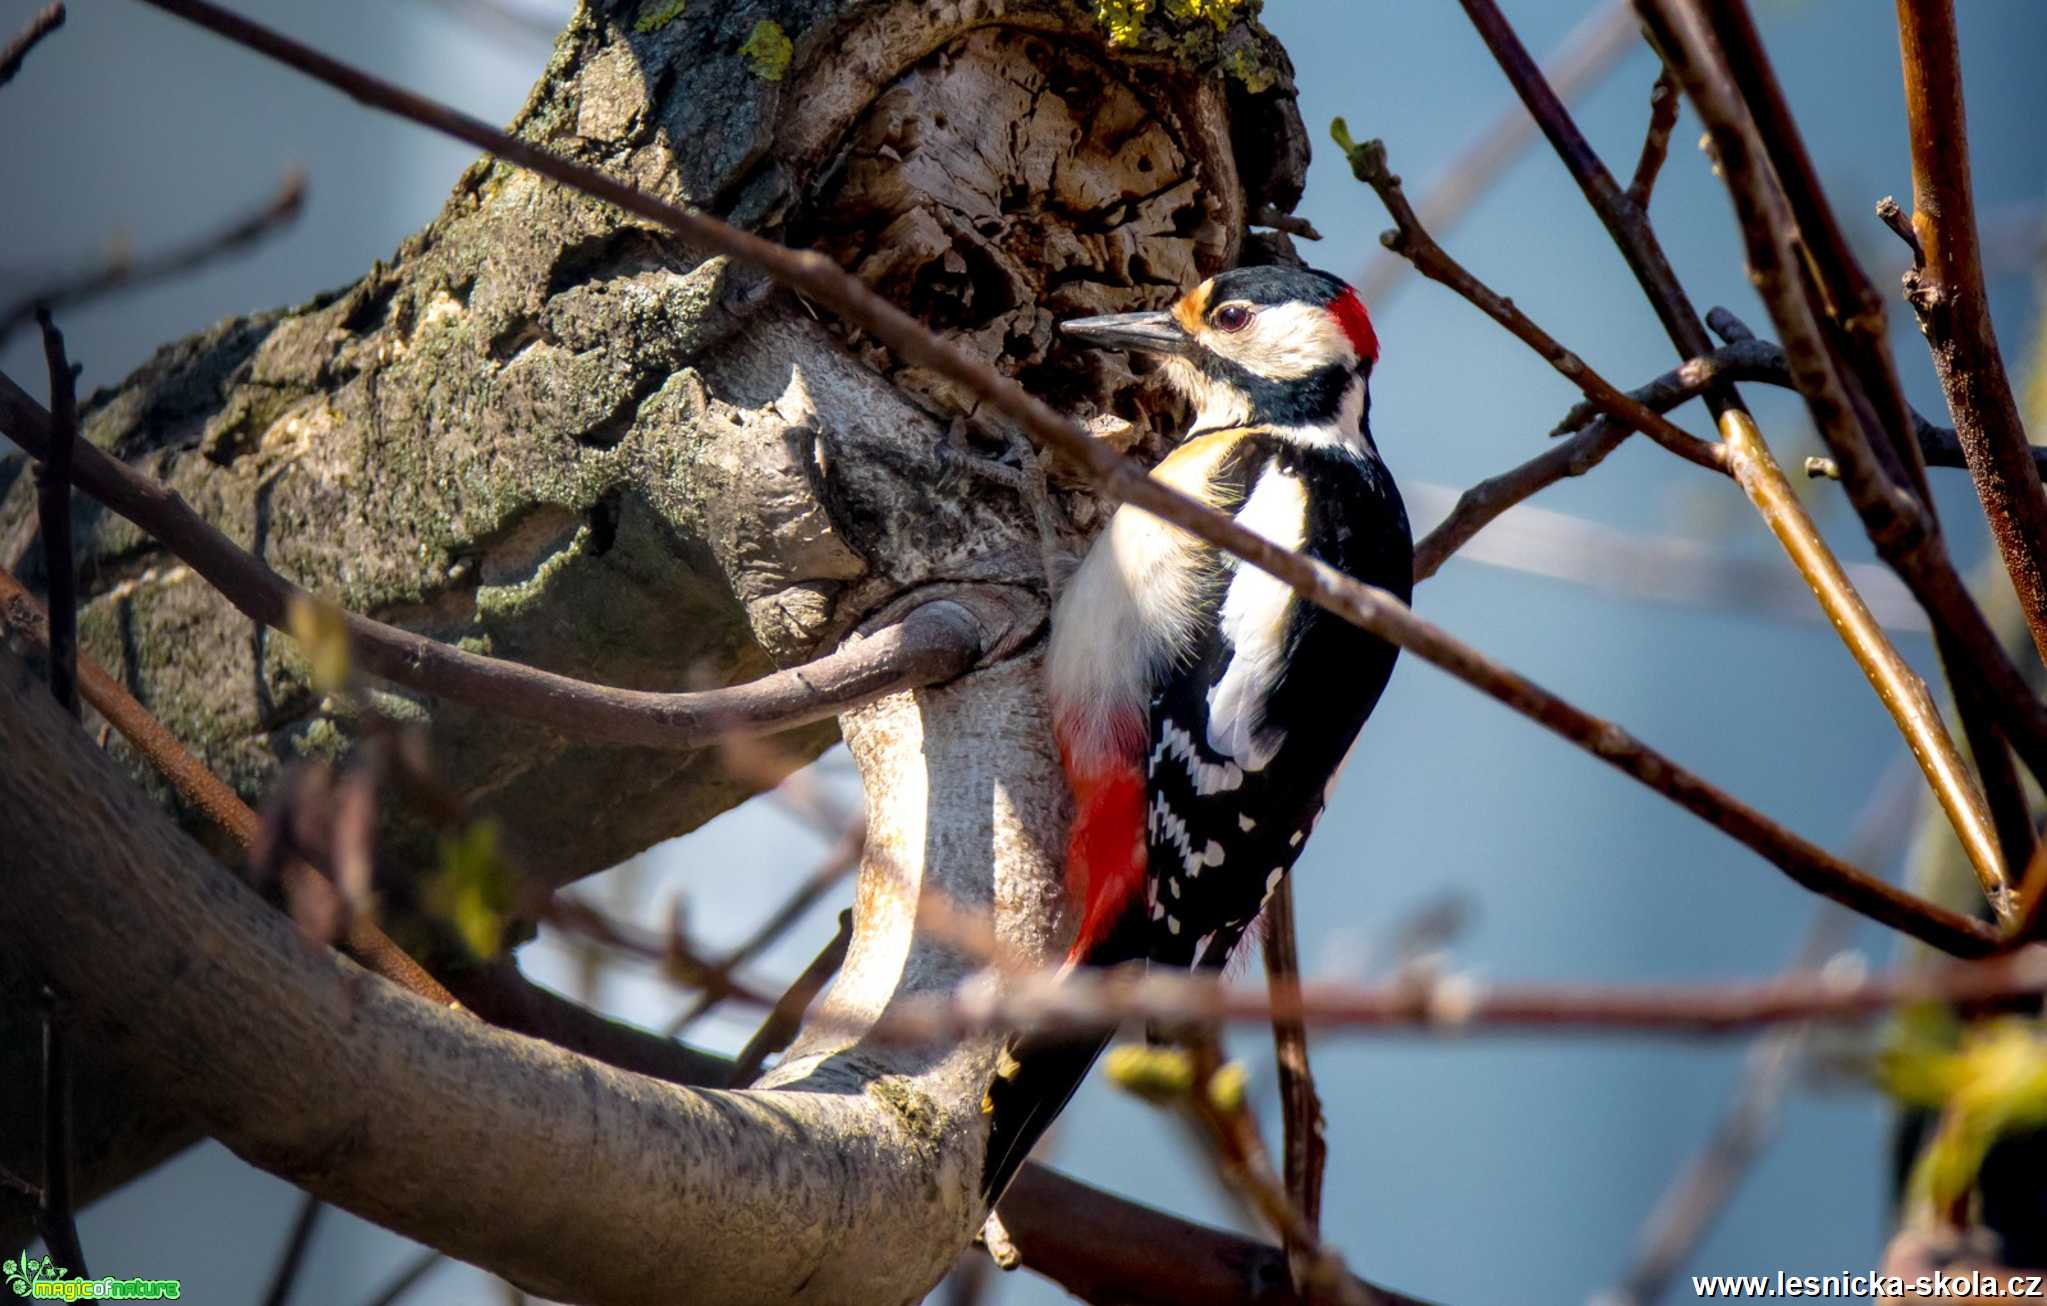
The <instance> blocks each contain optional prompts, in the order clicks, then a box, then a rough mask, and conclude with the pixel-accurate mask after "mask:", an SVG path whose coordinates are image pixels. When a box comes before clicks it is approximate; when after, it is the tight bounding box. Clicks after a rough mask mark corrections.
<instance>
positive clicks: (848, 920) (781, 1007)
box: [729, 911, 853, 1088]
mask: <svg viewBox="0 0 2047 1306" xmlns="http://www.w3.org/2000/svg"><path fill="white" fill-rule="evenodd" d="M852 942H853V913H852V912H851V911H842V912H840V913H839V929H838V932H837V933H836V934H834V935H832V938H831V941H830V942H829V943H827V944H825V945H824V947H823V948H822V949H820V950H819V952H818V954H817V956H815V957H813V958H812V959H811V962H810V964H809V965H808V966H805V967H804V968H803V973H802V974H801V975H798V976H797V977H796V981H795V983H793V984H791V985H790V986H789V990H788V992H786V993H784V994H783V995H782V996H781V997H780V998H779V999H777V1000H776V1002H775V1005H774V1006H773V1007H772V1008H771V1009H770V1010H769V1011H768V1018H767V1019H766V1020H764V1021H762V1022H761V1027H760V1028H759V1029H758V1030H755V1031H754V1035H753V1037H752V1038H750V1039H748V1040H747V1041H746V1046H745V1047H743V1048H741V1049H740V1050H739V1056H738V1057H737V1058H736V1059H735V1060H734V1061H733V1063H732V1078H731V1080H730V1081H729V1083H730V1084H731V1086H732V1087H734V1088H745V1087H746V1086H747V1085H748V1084H751V1083H752V1082H753V1081H754V1080H755V1079H756V1078H758V1077H759V1075H760V1072H761V1067H762V1066H764V1065H766V1064H767V1060H768V1058H769V1057H771V1056H773V1055H775V1054H776V1053H777V1052H781V1051H784V1050H785V1049H787V1048H788V1046H789V1045H790V1044H791V1043H793V1042H795V1041H796V1033H797V1030H798V1029H800V1028H801V1027H802V1024H803V1013H804V1012H806V1011H808V1010H809V1009H810V1004H811V1002H812V1001H813V1000H814V999H816V997H817V995H818V994H819V993H822V992H823V991H824V986H825V985H827V984H829V983H831V980H832V976H834V975H836V974H838V972H839V967H841V966H843V965H845V964H846V949H847V948H848V947H850V946H851V945H852Z"/></svg>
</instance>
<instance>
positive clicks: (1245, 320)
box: [1209, 304, 1251, 331]
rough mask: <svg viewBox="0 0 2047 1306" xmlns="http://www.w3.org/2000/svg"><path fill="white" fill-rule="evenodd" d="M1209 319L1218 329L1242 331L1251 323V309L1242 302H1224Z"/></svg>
mask: <svg viewBox="0 0 2047 1306" xmlns="http://www.w3.org/2000/svg"><path fill="white" fill-rule="evenodd" d="M1209 321H1211V322H1213V323H1214V324H1215V329H1216V330H1218V331H1242V330H1243V329H1244V328H1245V327H1247V326H1249V325H1251V310H1250V309H1248V308H1245V307H1244V306H1243V305H1242V304H1224V305H1223V306H1222V307H1221V308H1219V309H1217V310H1216V311H1215V316H1214V317H1212V318H1210V319H1209Z"/></svg>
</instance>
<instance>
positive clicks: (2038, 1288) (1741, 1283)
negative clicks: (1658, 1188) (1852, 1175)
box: [1692, 1270, 2047, 1301]
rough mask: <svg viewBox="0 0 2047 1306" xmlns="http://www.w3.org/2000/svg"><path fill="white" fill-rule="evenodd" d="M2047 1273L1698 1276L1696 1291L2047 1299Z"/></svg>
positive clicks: (1735, 1295) (1734, 1297)
mask: <svg viewBox="0 0 2047 1306" xmlns="http://www.w3.org/2000/svg"><path fill="white" fill-rule="evenodd" d="M2043 1285H2047V1276H2042V1275H2038V1274H2011V1275H1996V1274H1986V1273H1984V1272H1983V1271H1981V1270H1936V1271H1933V1272H1932V1273H1930V1274H1917V1275H1913V1276H1911V1277H1909V1278H1908V1277H1906V1276H1904V1275H1898V1274H1877V1273H1869V1274H1851V1273H1845V1272H1844V1273H1841V1274H1786V1273H1785V1272H1784V1271H1782V1270H1779V1271H1777V1272H1776V1273H1775V1274H1695V1275H1693V1276H1692V1292H1693V1293H1694V1294H1695V1295H1697V1296H1699V1297H1702V1298H1708V1297H1710V1298H1719V1299H1722V1300H1726V1301H1741V1300H1743V1299H1744V1298H1748V1299H1763V1298H1771V1297H1827V1298H1833V1299H1835V1300H1845V1301H1884V1300H1887V1299H1892V1298H1895V1299H1897V1300H1900V1301H1909V1300H1915V1299H1916V1300H1920V1301H1943V1300H1945V1301H1986V1300H1987V1301H2025V1300H2028V1299H2031V1298H2047V1286H2043Z"/></svg>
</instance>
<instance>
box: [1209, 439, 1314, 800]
mask: <svg viewBox="0 0 2047 1306" xmlns="http://www.w3.org/2000/svg"><path fill="white" fill-rule="evenodd" d="M1307 520H1308V496H1307V491H1306V489H1305V487H1303V486H1302V484H1301V481H1300V478H1299V477H1296V476H1290V475H1288V474H1287V473H1286V472H1284V471H1282V470H1280V469H1279V468H1277V467H1267V469H1266V470H1265V473H1264V474H1263V475H1262V476H1260V477H1259V478H1258V484H1257V485H1256V486H1255V487H1253V488H1252V490H1251V497H1250V498H1248V499H1246V500H1245V501H1244V507H1243V509H1242V510H1241V511H1240V512H1238V514H1237V521H1238V522H1239V523H1240V524H1241V525H1243V526H1245V527H1246V528H1248V529H1250V530H1251V531H1253V532H1255V533H1257V534H1259V535H1262V536H1264V537H1265V538H1266V539H1268V540H1271V541H1272V542H1273V543H1274V544H1277V545H1279V546H1280V547H1281V548H1283V549H1299V548H1300V547H1301V544H1302V542H1303V537H1304V536H1305V534H1306V530H1307ZM1294 602H1295V599H1294V592H1293V589H1292V587H1290V586H1289V585H1287V583H1286V582H1285V581H1282V580H1279V579H1277V578H1276V577H1273V576H1268V575H1267V574H1266V573H1264V572H1262V571H1260V570H1258V569H1257V568H1255V567H1246V566H1241V565H1240V566H1238V567H1237V571H1236V576H1235V577H1234V578H1233V579H1232V580H1231V581H1230V588H1229V592H1228V593H1227V594H1225V595H1224V596H1223V606H1222V634H1223V638H1224V639H1225V640H1227V641H1228V642H1229V644H1230V647H1231V653H1230V662H1229V666H1228V667H1226V668H1225V669H1224V671H1223V674H1222V679H1220V680H1218V681H1217V682H1216V683H1215V687H1214V688H1213V689H1211V690H1209V691H1208V746H1209V747H1210V748H1212V749H1214V750H1215V751H1216V752H1217V753H1219V754H1221V755H1222V756H1224V757H1229V758H1234V759H1235V760H1236V762H1237V764H1238V765H1240V766H1242V767H1243V768H1244V769H1245V770H1246V771H1260V770H1263V769H1264V768H1265V766H1266V765H1267V764H1268V763H1270V762H1271V761H1272V759H1273V758H1274V757H1277V756H1278V755H1279V750H1280V747H1281V745H1283V744H1284V743H1285V742H1286V733H1285V732H1284V731H1281V730H1274V729H1272V728H1270V726H1262V725H1261V723H1260V720H1259V718H1260V717H1261V716H1262V714H1263V712H1264V708H1265V701H1266V698H1267V697H1268V696H1269V695H1270V694H1271V692H1272V688H1273V686H1274V685H1275V684H1277V683H1278V681H1279V675H1280V670H1281V660H1282V657H1283V651H1284V650H1283V646H1284V644H1285V641H1286V628H1287V623H1288V622H1289V621H1290V620H1291V618H1292V616H1293V608H1294Z"/></svg>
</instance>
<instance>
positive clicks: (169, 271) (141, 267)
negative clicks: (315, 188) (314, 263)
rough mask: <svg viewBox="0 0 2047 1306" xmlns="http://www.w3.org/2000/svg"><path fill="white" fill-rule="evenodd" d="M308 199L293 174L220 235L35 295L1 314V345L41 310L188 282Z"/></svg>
mask: <svg viewBox="0 0 2047 1306" xmlns="http://www.w3.org/2000/svg"><path fill="white" fill-rule="evenodd" d="M305 197H306V179H305V174H304V173H302V172H300V171H298V170H297V169H296V168H294V169H293V170H292V171H290V172H288V173H286V174H285V178H284V182H283V184H281V185H280V186H279V187H278V188H277V191H276V193H275V194H274V195H272V196H271V197H270V198H269V199H268V200H266V201H264V203H263V204H262V205H261V206H260V207H258V208H256V209H254V210H253V211H251V212H250V213H248V214H246V215H245V216H243V217H239V218H236V219H235V220H234V221H232V222H230V223H228V224H227V225H226V226H224V227H222V228H220V229H219V230H218V231H211V232H207V233H205V234H204V235H200V236H196V237H194V238H192V239H191V240H189V241H186V242H185V243H184V244H181V245H173V246H172V247H171V248H169V249H166V250H162V251H160V252H158V253H155V254H149V255H144V256H143V257H141V258H131V257H128V256H126V255H123V256H120V257H116V258H114V259H111V260H109V261H108V262H106V263H105V264H104V265H102V266H100V267H97V268H94V269H93V270H91V271H89V272H85V273H82V274H79V275H76V276H72V277H67V278H64V279H63V280H59V281H53V282H51V283H49V284H48V285H45V286H42V287H41V288H39V289H37V290H33V291H31V292H29V293H28V294H26V295H23V296H22V297H21V298H20V299H18V300H16V301H14V303H13V304H11V305H9V306H8V307H7V308H6V310H4V311H0V341H4V340H6V338H7V337H8V336H9V335H11V334H13V332H14V330H15V329H16V328H17V327H19V326H20V325H21V324H22V323H24V322H26V321H28V320H29V318H30V317H32V316H34V314H35V312H36V310H37V308H39V307H40V308H50V309H56V308H68V307H70V306H72V305H74V304H82V303H85V302H87V301H89V300H93V299H97V298H99V297H100V296H101V295H104V294H107V293H108V292H110V291H114V290H121V289H125V288H128V287H133V286H143V285H148V284H150V283H152V282H156V281H164V280H168V279H170V278H172V277H179V276H183V275H185V274H186V273H188V272H193V271H196V270H197V269H199V268H202V267H204V266H206V265H207V264H208V263H211V262H213V261H214V260H215V259H217V258H221V257H223V256H225V255H228V254H232V253H235V252H236V251H238V250H241V249H244V248H246V247H248V246H250V245H253V244H255V243H257V242H258V241H260V240H262V239H263V238H264V237H265V236H268V235H271V234H272V233H274V232H278V231H282V230H283V229H284V228H285V227H287V226H289V225H291V221H292V219H293V218H296V217H297V216H298V215H299V210H300V209H301V208H303V207H304V204H305Z"/></svg>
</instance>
